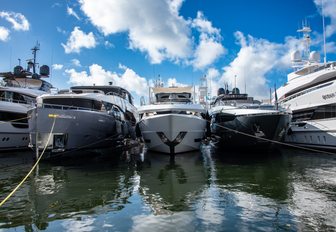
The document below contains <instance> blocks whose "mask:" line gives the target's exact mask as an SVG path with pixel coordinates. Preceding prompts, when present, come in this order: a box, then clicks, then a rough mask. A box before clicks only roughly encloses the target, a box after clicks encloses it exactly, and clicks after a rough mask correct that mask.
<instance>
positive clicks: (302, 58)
mask: <svg viewBox="0 0 336 232" xmlns="http://www.w3.org/2000/svg"><path fill="white" fill-rule="evenodd" d="M299 32H302V33H303V35H304V40H305V44H306V46H305V47H306V49H305V51H304V53H303V55H302V54H301V52H300V51H294V52H293V53H292V54H291V60H292V63H293V68H294V71H293V72H291V73H289V74H288V75H287V82H286V83H285V84H284V85H283V86H281V87H280V88H279V89H277V91H276V94H277V98H278V100H277V101H278V104H279V105H281V106H283V107H285V108H288V109H290V110H291V111H292V112H293V119H292V123H291V125H290V128H289V129H288V131H287V134H286V137H285V141H286V142H288V143H292V144H296V145H299V146H306V147H311V148H317V149H331V150H335V149H336V91H335V90H336V62H326V59H324V63H320V55H319V53H317V52H315V51H312V52H310V51H309V42H310V36H309V33H310V32H311V29H310V28H309V27H307V26H305V27H303V28H302V29H300V30H299ZM324 57H326V56H324Z"/></svg>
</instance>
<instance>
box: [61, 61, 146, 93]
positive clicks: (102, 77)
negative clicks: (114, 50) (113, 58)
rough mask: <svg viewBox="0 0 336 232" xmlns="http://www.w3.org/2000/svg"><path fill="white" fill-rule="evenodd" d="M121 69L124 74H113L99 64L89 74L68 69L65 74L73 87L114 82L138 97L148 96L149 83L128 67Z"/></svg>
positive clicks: (91, 67)
mask: <svg viewBox="0 0 336 232" xmlns="http://www.w3.org/2000/svg"><path fill="white" fill-rule="evenodd" d="M119 68H120V69H121V70H122V71H123V73H121V74H118V73H116V72H111V71H108V70H105V69H104V68H103V67H101V66H100V65H98V64H92V65H91V66H90V67H89V72H86V71H81V72H78V71H76V70H75V69H67V70H65V73H66V74H68V75H69V77H70V79H69V84H72V85H93V84H96V85H108V83H109V82H113V85H117V86H121V87H123V88H125V89H127V90H128V91H130V92H132V93H135V94H136V95H138V96H142V95H146V94H147V91H148V87H147V81H146V79H145V78H144V77H141V76H139V75H138V74H137V73H136V72H134V71H133V70H132V69H130V68H128V67H126V66H123V65H120V66H119Z"/></svg>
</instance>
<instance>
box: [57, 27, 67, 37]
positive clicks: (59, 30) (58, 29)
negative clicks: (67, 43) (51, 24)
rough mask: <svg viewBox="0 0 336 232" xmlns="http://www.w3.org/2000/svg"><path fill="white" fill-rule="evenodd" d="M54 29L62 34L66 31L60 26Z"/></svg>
mask: <svg viewBox="0 0 336 232" xmlns="http://www.w3.org/2000/svg"><path fill="white" fill-rule="evenodd" d="M56 30H57V32H59V33H62V34H64V35H65V34H66V31H65V30H63V29H62V28H60V27H56Z"/></svg>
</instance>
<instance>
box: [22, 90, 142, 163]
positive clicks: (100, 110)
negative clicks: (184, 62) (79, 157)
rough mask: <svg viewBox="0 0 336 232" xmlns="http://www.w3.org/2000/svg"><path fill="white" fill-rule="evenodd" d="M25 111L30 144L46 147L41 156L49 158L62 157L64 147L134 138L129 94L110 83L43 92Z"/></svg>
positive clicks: (134, 113) (87, 146)
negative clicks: (26, 112) (27, 115)
mask: <svg viewBox="0 0 336 232" xmlns="http://www.w3.org/2000/svg"><path fill="white" fill-rule="evenodd" d="M28 114H29V116H30V118H29V127H30V141H31V146H33V147H35V148H36V147H37V149H38V150H43V149H46V151H47V155H46V156H45V158H51V159H52V158H63V157H64V156H63V154H62V153H63V152H64V151H73V150H79V149H92V148H103V147H113V146H115V147H117V146H118V145H122V142H123V140H124V139H125V138H127V137H130V138H132V139H135V131H134V126H135V124H136V122H137V117H138V114H137V111H136V108H135V106H134V105H133V98H132V96H131V94H130V93H129V92H128V91H127V90H125V89H123V88H121V87H118V86H113V85H107V86H74V87H71V91H68V92H60V93H57V94H44V95H42V96H40V97H38V98H37V107H36V108H34V109H33V110H30V111H29V112H28ZM65 155H66V156H70V155H71V154H69V153H65ZM64 158H66V157H64Z"/></svg>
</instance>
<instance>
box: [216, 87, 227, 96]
mask: <svg viewBox="0 0 336 232" xmlns="http://www.w3.org/2000/svg"><path fill="white" fill-rule="evenodd" d="M222 94H225V90H224V89H223V88H219V89H218V90H217V95H218V96H219V95H222Z"/></svg>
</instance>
